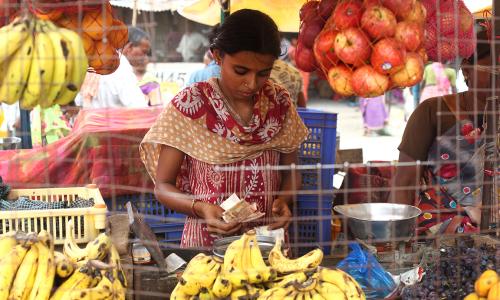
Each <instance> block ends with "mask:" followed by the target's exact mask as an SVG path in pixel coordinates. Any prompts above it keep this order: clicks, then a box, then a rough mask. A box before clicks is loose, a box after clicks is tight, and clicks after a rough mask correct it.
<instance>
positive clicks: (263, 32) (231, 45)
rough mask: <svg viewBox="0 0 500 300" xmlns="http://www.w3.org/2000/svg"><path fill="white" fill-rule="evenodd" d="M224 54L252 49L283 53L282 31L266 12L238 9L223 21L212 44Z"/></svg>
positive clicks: (274, 53) (272, 53) (274, 54)
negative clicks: (281, 43) (281, 45)
mask: <svg viewBox="0 0 500 300" xmlns="http://www.w3.org/2000/svg"><path fill="white" fill-rule="evenodd" d="M210 48H211V49H218V50H219V51H221V52H222V53H223V54H224V53H227V54H234V53H237V52H240V51H251V52H256V53H259V54H270V55H272V56H274V57H276V58H278V57H279V56H280V55H281V47H280V33H279V31H278V27H277V26H276V24H275V23H274V21H273V20H272V19H271V18H270V17H269V16H268V15H266V14H265V13H262V12H260V11H258V10H253V9H242V10H238V11H236V12H234V13H232V14H231V15H229V17H228V18H227V19H226V20H225V21H224V23H222V25H221V26H220V27H219V29H218V30H217V35H216V37H215V38H214V41H213V42H212V44H211V45H210Z"/></svg>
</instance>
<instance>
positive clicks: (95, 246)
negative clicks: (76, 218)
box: [63, 220, 112, 264]
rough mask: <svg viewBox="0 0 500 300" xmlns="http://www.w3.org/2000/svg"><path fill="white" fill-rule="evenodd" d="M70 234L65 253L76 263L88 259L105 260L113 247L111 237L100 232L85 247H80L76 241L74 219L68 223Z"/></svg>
mask: <svg viewBox="0 0 500 300" xmlns="http://www.w3.org/2000/svg"><path fill="white" fill-rule="evenodd" d="M66 230H67V232H68V235H67V236H66V238H65V239H64V246H63V253H64V254H65V255H66V256H67V257H68V258H69V259H70V260H71V261H72V262H74V263H77V264H78V263H80V264H82V263H84V262H85V261H88V260H103V259H104V258H106V257H107V256H108V254H109V252H110V249H111V245H112V244H111V238H110V237H109V236H108V235H107V234H105V233H101V234H99V235H98V236H97V237H96V238H95V239H94V240H93V241H90V242H89V243H88V244H87V246H86V247H85V248H83V249H82V248H80V246H78V244H77V243H76V241H75V239H74V237H73V232H74V225H73V220H70V221H68V223H67V224H66Z"/></svg>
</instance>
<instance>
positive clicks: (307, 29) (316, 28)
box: [299, 18, 324, 48]
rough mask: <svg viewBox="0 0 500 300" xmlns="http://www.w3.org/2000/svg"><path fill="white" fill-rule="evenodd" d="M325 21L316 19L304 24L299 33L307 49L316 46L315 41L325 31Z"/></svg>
mask: <svg viewBox="0 0 500 300" xmlns="http://www.w3.org/2000/svg"><path fill="white" fill-rule="evenodd" d="M323 25H324V23H323V20H322V19H320V18H316V20H314V21H310V22H305V23H302V26H301V27H300V32H299V38H300V40H301V41H302V43H303V44H304V46H306V47H307V48H312V47H313V46H314V40H315V39H316V37H317V36H318V34H319V33H320V32H321V30H322V29H323Z"/></svg>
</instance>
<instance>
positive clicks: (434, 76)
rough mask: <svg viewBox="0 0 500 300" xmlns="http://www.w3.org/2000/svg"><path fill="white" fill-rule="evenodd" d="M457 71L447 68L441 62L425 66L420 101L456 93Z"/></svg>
mask: <svg viewBox="0 0 500 300" xmlns="http://www.w3.org/2000/svg"><path fill="white" fill-rule="evenodd" d="M456 79H457V73H456V72H455V70H454V69H452V68H445V67H444V66H443V64H442V63H440V62H433V63H429V64H428V65H427V66H425V70H424V78H423V80H422V86H421V88H420V90H421V91H422V92H421V94H420V101H419V102H420V103H422V102H423V101H425V100H426V99H430V98H433V97H439V96H444V95H449V94H450V93H456V92H457V91H456V87H455V82H456Z"/></svg>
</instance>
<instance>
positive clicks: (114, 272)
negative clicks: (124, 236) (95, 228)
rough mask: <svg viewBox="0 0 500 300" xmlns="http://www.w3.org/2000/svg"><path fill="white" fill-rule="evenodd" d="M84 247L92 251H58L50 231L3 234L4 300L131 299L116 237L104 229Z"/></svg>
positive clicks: (0, 284)
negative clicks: (128, 294) (114, 244)
mask: <svg viewBox="0 0 500 300" xmlns="http://www.w3.org/2000/svg"><path fill="white" fill-rule="evenodd" d="M67 232H71V233H72V232H73V231H67ZM69 236H71V235H69ZM67 239H69V240H70V243H69V245H72V246H73V247H78V245H76V243H75V244H71V243H72V242H74V240H73V238H72V237H71V238H69V237H67ZM78 249H80V250H81V252H82V253H83V252H85V253H86V255H85V256H83V255H81V254H82V253H78V254H79V256H78V257H76V256H74V254H75V253H73V252H72V253H71V254H70V255H67V254H66V252H67V251H64V252H65V253H61V252H58V251H54V243H53V240H52V237H51V235H50V234H49V233H48V232H47V231H45V230H42V231H40V232H39V233H38V234H36V233H29V234H26V233H24V232H12V233H7V234H5V235H3V236H1V237H0V253H1V254H2V256H1V258H0V300H14V299H29V300H48V299H61V300H62V299H64V300H66V299H102V300H107V299H109V300H112V299H120V300H121V299H125V294H126V289H125V287H126V285H127V282H126V279H125V275H124V272H123V269H122V266H121V264H120V256H119V254H118V252H117V250H116V248H115V247H114V246H113V245H112V244H111V239H110V237H109V236H107V235H106V234H104V233H103V234H100V235H99V236H98V237H96V239H95V240H93V241H90V242H89V243H88V244H87V247H86V248H85V249H81V248H78ZM72 250H76V248H75V249H72ZM72 255H73V256H72Z"/></svg>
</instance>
